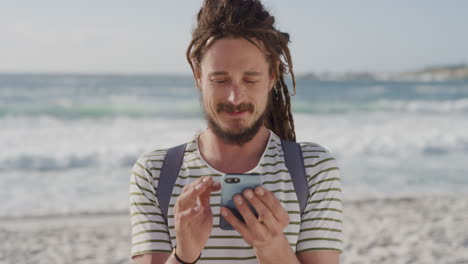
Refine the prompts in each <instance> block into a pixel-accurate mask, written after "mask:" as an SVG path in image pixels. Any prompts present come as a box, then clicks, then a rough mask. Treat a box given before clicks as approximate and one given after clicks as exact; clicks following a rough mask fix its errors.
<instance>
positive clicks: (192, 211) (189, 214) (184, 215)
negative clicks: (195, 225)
mask: <svg viewBox="0 0 468 264" xmlns="http://www.w3.org/2000/svg"><path fill="white" fill-rule="evenodd" d="M202 212H203V206H201V205H197V206H195V207H192V208H189V209H187V210H184V211H181V212H179V213H178V214H176V219H175V220H176V222H177V221H179V222H184V221H189V220H190V219H193V217H196V216H198V215H200V214H201V213H202Z"/></svg>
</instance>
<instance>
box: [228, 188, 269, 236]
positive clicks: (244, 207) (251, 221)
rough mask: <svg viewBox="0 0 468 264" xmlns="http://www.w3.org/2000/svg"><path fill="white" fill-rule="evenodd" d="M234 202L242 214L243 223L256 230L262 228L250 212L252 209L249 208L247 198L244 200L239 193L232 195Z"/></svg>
mask: <svg viewBox="0 0 468 264" xmlns="http://www.w3.org/2000/svg"><path fill="white" fill-rule="evenodd" d="M234 204H235V205H236V207H237V210H239V213H240V214H241V215H242V217H243V218H244V221H245V223H246V224H247V226H248V227H249V228H252V229H257V230H260V229H261V228H264V227H263V225H262V224H261V223H260V222H259V221H258V219H257V217H256V216H255V215H254V213H253V212H252V209H251V208H250V206H249V203H248V202H247V200H245V199H244V198H243V197H242V196H241V195H235V196H234Z"/></svg>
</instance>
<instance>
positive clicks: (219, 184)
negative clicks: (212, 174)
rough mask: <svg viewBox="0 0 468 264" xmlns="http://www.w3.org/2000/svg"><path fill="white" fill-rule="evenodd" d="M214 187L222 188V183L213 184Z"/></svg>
mask: <svg viewBox="0 0 468 264" xmlns="http://www.w3.org/2000/svg"><path fill="white" fill-rule="evenodd" d="M213 186H214V187H219V186H221V183H219V182H213Z"/></svg>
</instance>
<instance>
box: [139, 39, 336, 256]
mask: <svg viewBox="0 0 468 264" xmlns="http://www.w3.org/2000/svg"><path fill="white" fill-rule="evenodd" d="M195 76H196V81H197V84H198V87H199V88H200V91H201V93H202V98H203V103H204V107H205V112H206V114H207V115H209V116H210V118H212V119H213V120H214V121H215V122H217V124H218V125H219V126H220V127H221V128H222V129H224V130H229V131H233V132H236V133H237V132H240V131H242V129H245V128H246V127H248V126H251V125H252V124H253V123H254V122H255V121H256V120H257V119H258V118H259V117H260V116H261V114H262V113H263V111H264V110H265V108H266V106H267V98H268V93H269V92H270V90H271V89H272V87H273V84H274V82H275V79H276V77H275V76H274V74H271V73H270V71H269V64H268V61H267V60H266V59H265V55H264V52H262V51H261V50H260V49H259V48H258V47H256V46H255V45H253V44H252V43H250V42H249V41H247V40H245V39H242V38H224V39H220V40H217V41H215V42H214V43H213V44H212V46H211V47H210V48H209V49H208V50H207V51H206V53H205V55H204V57H203V59H202V61H201V63H200V65H199V66H198V67H197V68H196V69H195ZM219 103H229V104H234V105H239V104H241V103H251V104H253V106H254V111H253V112H248V111H246V112H237V113H226V112H220V113H218V112H217V111H216V105H217V104H219ZM268 138H269V131H268V130H267V128H266V127H265V126H262V127H261V128H260V129H259V131H258V133H257V134H256V135H255V136H254V138H253V139H252V140H251V141H249V142H247V143H245V144H243V145H240V146H239V145H233V144H227V143H225V142H223V141H222V140H221V139H220V138H219V137H217V136H216V135H215V134H214V133H213V132H212V131H211V130H210V129H207V130H206V131H205V132H203V133H202V134H201V135H200V137H199V149H200V153H201V155H202V156H203V158H204V160H205V161H207V162H208V163H209V164H210V166H212V167H213V168H215V169H217V170H219V171H222V172H225V173H243V172H246V171H249V170H250V169H252V168H254V167H255V166H256V165H257V164H258V162H259V160H260V158H261V156H262V153H263V151H264V149H265V147H266V145H267V143H268ZM232 160H236V162H232ZM220 188H221V187H220V184H219V183H217V182H214V181H213V179H212V178H211V177H202V178H200V179H197V180H196V181H195V182H193V183H191V184H188V185H187V186H185V187H184V189H183V191H182V195H181V196H180V197H179V198H178V200H177V202H176V206H175V212H174V214H175V229H176V240H177V245H178V246H177V249H176V250H177V255H178V256H179V257H180V258H181V259H183V260H184V261H187V262H193V261H194V260H196V259H197V258H198V256H199V255H200V253H201V251H202V250H203V248H204V246H205V244H206V242H207V241H208V239H209V236H210V233H211V229H212V226H213V220H212V211H211V208H210V206H209V199H210V195H211V192H213V191H218V190H219V189H220ZM247 201H248V202H247ZM234 202H235V203H236V207H237V208H238V210H239V212H240V213H241V214H242V216H243V217H244V219H245V220H246V223H242V222H241V221H239V220H238V219H237V218H236V217H235V216H234V215H233V214H232V212H231V211H230V210H229V209H227V208H221V214H222V215H223V216H224V217H225V219H226V220H227V221H228V222H229V223H230V224H231V225H232V226H233V227H234V229H235V230H237V231H238V232H239V233H240V234H241V235H242V237H243V238H244V240H245V241H246V243H248V244H249V245H252V246H253V248H254V250H255V254H256V255H257V260H258V263H314V264H315V263H316V264H320V263H327V264H329V263H332V264H333V263H339V253H338V252H335V251H306V252H302V253H298V254H297V255H296V254H295V253H294V252H293V251H292V250H291V247H290V246H289V242H288V240H287V239H286V237H285V236H284V234H283V230H284V229H285V228H286V226H287V225H288V224H289V216H288V214H287V211H286V210H285V209H284V208H283V207H282V206H281V203H280V202H279V200H278V199H277V198H276V196H275V195H274V194H273V193H272V192H270V191H269V190H267V189H265V188H264V187H261V186H259V187H257V188H255V190H246V191H245V192H244V193H243V195H242V196H241V195H237V196H235V197H234ZM248 203H251V204H252V205H253V207H254V208H255V209H256V210H257V212H258V213H259V218H256V217H255V216H254V214H253V213H252V211H251V210H250V208H248V205H247V204H248ZM259 219H261V220H262V221H259ZM194 238H196V239H194ZM134 263H138V264H140V263H141V264H143V263H146V264H149V263H151V264H154V263H178V262H177V261H176V259H175V258H174V254H169V253H152V254H144V255H140V256H136V257H135V258H134Z"/></svg>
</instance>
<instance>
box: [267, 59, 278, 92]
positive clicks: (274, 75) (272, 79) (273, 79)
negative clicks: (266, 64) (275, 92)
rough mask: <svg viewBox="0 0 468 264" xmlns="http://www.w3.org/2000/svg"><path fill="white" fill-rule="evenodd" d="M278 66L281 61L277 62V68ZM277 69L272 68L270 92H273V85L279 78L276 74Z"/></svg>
mask: <svg viewBox="0 0 468 264" xmlns="http://www.w3.org/2000/svg"><path fill="white" fill-rule="evenodd" d="M278 67H279V62H277V63H276V68H275V69H278ZM275 69H271V70H270V90H269V92H271V89H273V86H274V85H275V83H276V81H277V80H278V78H277V76H276V73H275Z"/></svg>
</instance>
